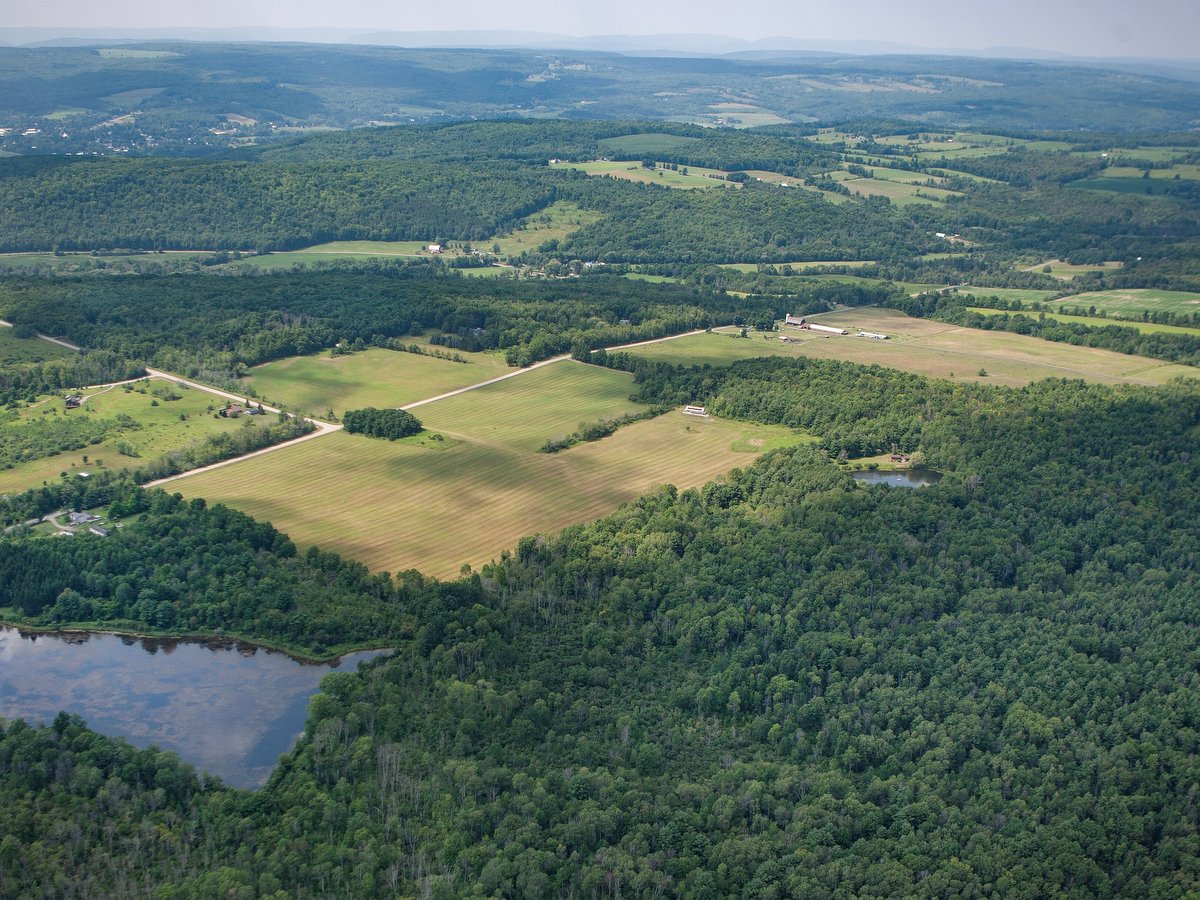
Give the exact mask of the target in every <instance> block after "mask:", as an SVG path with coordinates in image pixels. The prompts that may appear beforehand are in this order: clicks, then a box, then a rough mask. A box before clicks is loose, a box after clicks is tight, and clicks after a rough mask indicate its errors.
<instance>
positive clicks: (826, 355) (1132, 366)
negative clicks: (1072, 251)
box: [631, 307, 1197, 386]
mask: <svg viewBox="0 0 1200 900" xmlns="http://www.w3.org/2000/svg"><path fill="white" fill-rule="evenodd" d="M810 318H812V320H813V321H820V322H822V323H824V324H827V325H836V326H839V327H842V328H845V329H847V330H848V331H849V332H850V334H848V335H845V336H841V335H820V334H818V333H815V332H807V331H802V330H800V329H795V328H787V327H786V326H781V327H782V328H785V330H784V331H783V332H782V334H786V335H787V336H789V337H791V338H792V339H793V342H792V343H784V342H782V341H780V340H779V336H780V335H779V334H765V335H763V334H759V333H756V332H750V334H749V337H746V338H738V337H735V336H733V335H734V334H736V331H732V330H728V329H719V330H717V331H714V332H712V333H711V334H701V335H694V336H691V337H686V338H680V339H679V340H675V341H667V342H664V343H661V344H651V345H648V346H646V347H639V348H637V349H636V350H633V351H631V352H633V353H636V354H637V355H638V356H642V357H645V358H647V359H658V360H664V361H670V362H674V363H677V364H681V365H703V364H706V363H707V364H709V365H728V364H729V363H731V362H734V361H735V360H738V359H745V358H747V357H754V356H811V357H816V358H820V359H841V360H846V361H847V362H855V363H862V364H864V365H870V364H872V363H875V364H878V365H881V366H888V367H890V368H894V369H901V370H903V371H906V372H915V373H917V374H918V375H927V376H929V377H933V378H950V379H953V380H954V381H973V382H981V383H986V384H1003V385H1010V386H1021V385H1025V384H1029V383H1030V382H1033V381H1039V380H1041V379H1043V378H1081V379H1083V380H1085V381H1096V382H1103V383H1107V384H1114V383H1130V384H1146V385H1154V384H1163V383H1165V382H1167V381H1169V380H1170V379H1172V378H1175V377H1178V376H1181V375H1183V376H1189V377H1194V376H1195V375H1196V374H1197V370H1196V369H1194V368H1192V367H1191V366H1182V365H1174V364H1170V363H1165V362H1162V361H1161V360H1154V359H1146V358H1144V357H1140V356H1128V355H1126V354H1123V353H1113V352H1111V351H1108V350H1097V349H1093V348H1091V347H1075V346H1072V345H1070V344H1058V343H1054V342H1052V341H1044V340H1041V339H1040V338H1035V337H1028V336H1026V335H1020V334H1008V333H1006V332H994V331H982V330H979V329H973V328H961V327H959V326H957V325H948V324H945V323H942V322H935V321H932V320H929V319H913V318H910V317H908V316H906V315H904V314H903V313H900V312H896V311H895V310H889V309H879V308H876V307H865V308H859V309H848V310H839V311H838V312H834V313H825V314H823V315H821V316H812V317H810ZM857 329H863V330H866V331H876V332H882V333H884V334H887V335H890V339H889V340H886V341H875V340H870V339H867V338H858V337H855V336H854V332H855V331H856V330H857ZM981 370H983V371H985V372H986V373H987V374H986V375H980V374H979V372H980V371H981Z"/></svg>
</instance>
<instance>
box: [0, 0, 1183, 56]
mask: <svg viewBox="0 0 1200 900" xmlns="http://www.w3.org/2000/svg"><path fill="white" fill-rule="evenodd" d="M5 6H6V9H5V11H4V12H0V26H7V27H30V26H48V27H77V28H107V27H169V26H175V27H179V26H187V27H205V28H213V27H242V26H271V27H283V28H287V27H292V28H307V27H336V28H361V29H363V30H398V31H429V30H472V31H474V30H485V29H511V30H521V31H539V32H553V33H556V34H566V35H573V36H583V35H611V34H630V35H641V34H663V33H674V34H681V33H693V34H723V35H729V36H733V37H740V38H762V37H793V38H800V39H808V40H837V41H846V40H855V41H890V42H897V43H903V44H910V45H916V46H920V47H929V48H953V49H962V50H984V49H987V48H991V47H1027V48H1031V49H1039V50H1049V51H1058V52H1061V53H1066V54H1071V55H1077V56H1136V57H1151V58H1160V59H1162V58H1167V59H1197V58H1200V5H1198V4H1197V2H1196V0H1142V2H1134V0H1091V2H1084V0H953V2H952V0H917V2H901V0H853V2H834V0H820V2H815V0H793V2H787V0H776V2H770V0H742V2H737V3H728V2H717V0H696V2H690V3H682V2H676V0H667V2H660V3H648V2H645V0H604V2H595V0H587V2H581V0H568V2H559V3H547V2H537V0H507V2H498V0H451V2H429V0H421V2H416V0H399V2H397V0H340V2H337V3H330V2H329V0H188V2H181V0H106V2H103V3H97V2H95V0H55V2H52V3H35V2H33V0H16V2H15V3H6V4H5ZM14 6H15V9H14V8H13V7H14Z"/></svg>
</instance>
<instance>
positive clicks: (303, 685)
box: [0, 628, 386, 787]
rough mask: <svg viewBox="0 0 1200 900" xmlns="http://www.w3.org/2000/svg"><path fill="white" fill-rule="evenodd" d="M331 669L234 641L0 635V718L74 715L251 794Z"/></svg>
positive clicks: (300, 726) (349, 663)
mask: <svg viewBox="0 0 1200 900" xmlns="http://www.w3.org/2000/svg"><path fill="white" fill-rule="evenodd" d="M383 652H386V651H365V652H362V653H351V654H349V655H347V656H345V657H343V658H342V659H341V660H339V661H338V662H337V663H336V664H334V665H329V664H321V663H304V662H300V661H298V660H295V659H292V658H291V657H289V656H286V655H285V654H282V653H276V652H273V651H269V650H263V649H260V648H257V647H252V646H248V645H246V644H239V643H237V642H234V641H217V642H209V643H199V642H190V641H173V640H164V639H159V638H131V637H127V636H118V635H111V634H79V635H69V636H58V635H23V634H21V633H20V632H19V631H17V630H16V629H13V628H0V716H3V717H5V718H16V717H22V718H25V719H27V720H29V721H30V722H37V721H42V722H50V721H51V720H52V719H53V718H54V716H55V715H57V714H58V712H59V710H66V711H67V712H72V713H78V714H79V715H81V716H83V718H84V719H85V720H86V721H87V723H88V725H89V726H90V727H92V728H94V729H95V730H96V731H99V732H101V733H103V734H109V735H119V736H121V737H124V738H125V739H126V740H128V741H129V742H130V743H132V744H136V745H138V746H141V747H145V746H148V745H150V744H157V745H158V746H160V747H162V748H164V749H170V750H174V751H176V752H177V753H178V754H179V755H180V756H182V757H183V758H184V759H186V760H187V761H188V762H190V763H192V764H193V765H195V766H196V767H197V768H200V769H203V770H206V771H208V772H212V773H213V774H214V775H219V776H220V777H221V778H222V779H223V780H224V781H226V782H227V783H228V784H233V785H238V786H242V787H257V786H258V785H261V784H262V783H263V782H265V781H266V780H267V777H268V776H269V775H270V774H271V770H272V769H273V768H274V767H275V764H276V762H277V760H278V758H279V754H281V753H283V752H285V751H286V750H288V749H290V748H291V746H292V744H293V743H294V742H295V740H296V738H297V737H298V736H299V735H300V733H301V732H302V731H303V730H304V721H305V716H306V711H307V707H308V698H309V697H311V696H312V695H313V694H314V693H316V691H317V688H318V685H319V683H320V681H321V678H322V677H324V676H325V675H327V674H329V673H330V672H336V671H354V669H355V668H356V666H357V664H358V663H359V662H360V661H362V660H366V659H371V658H373V657H375V656H378V655H380V653H383Z"/></svg>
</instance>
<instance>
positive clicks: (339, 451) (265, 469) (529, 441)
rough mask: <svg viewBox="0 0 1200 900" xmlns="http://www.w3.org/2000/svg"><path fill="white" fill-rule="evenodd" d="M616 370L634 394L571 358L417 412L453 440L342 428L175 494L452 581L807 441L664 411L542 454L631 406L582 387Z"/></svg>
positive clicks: (299, 537) (370, 562)
mask: <svg viewBox="0 0 1200 900" xmlns="http://www.w3.org/2000/svg"><path fill="white" fill-rule="evenodd" d="M581 373H582V374H581ZM614 377H617V378H621V379H623V383H622V384H621V386H622V389H623V396H627V395H628V393H629V391H630V390H631V388H632V385H631V383H630V381H629V379H628V377H627V376H623V375H621V373H616V372H611V371H609V370H605V369H599V368H593V367H587V366H583V365H580V364H578V363H572V362H567V361H563V362H559V363H555V364H554V365H552V366H546V367H543V368H542V369H538V370H535V371H532V372H529V373H527V374H524V375H521V376H519V377H517V378H512V379H509V380H507V381H504V382H501V383H499V384H497V385H495V386H492V387H488V388H481V389H480V390H479V391H472V392H470V393H468V394H464V395H461V396H459V397H455V398H452V399H450V400H444V401H438V402H437V403H431V404H429V405H428V406H427V407H421V410H424V412H423V413H421V418H422V420H423V421H426V422H427V424H429V425H431V426H432V425H433V424H434V423H437V430H438V432H439V433H445V434H446V435H448V436H450V439H449V440H446V441H445V442H444V449H436V445H437V443H438V442H432V441H429V440H424V441H422V442H420V443H414V442H413V441H412V440H411V439H409V440H408V441H397V442H394V443H393V442H388V441H381V440H374V439H371V438H366V437H361V436H358V435H350V434H346V433H345V432H336V433H333V434H330V435H327V436H325V437H322V438H319V439H317V440H312V441H307V442H305V443H302V444H297V445H295V446H292V447H288V448H286V449H283V450H279V451H277V452H274V453H269V454H266V455H263V456H259V457H255V458H253V459H248V460H246V461H245V462H242V463H239V464H237V465H233V466H226V467H225V468H223V469H216V470H213V471H211V472H206V473H203V474H199V475H195V476H191V477H187V478H181V479H179V480H178V481H175V482H173V483H172V484H171V486H170V489H171V490H178V491H181V492H182V493H183V494H184V495H185V496H188V497H204V498H206V499H208V500H209V501H211V502H222V503H227V504H229V505H230V506H233V507H236V508H237V509H241V510H244V511H245V512H247V513H249V514H251V515H253V516H255V517H257V518H259V519H262V520H266V521H270V522H272V523H273V524H274V525H275V526H276V527H277V528H279V529H280V530H282V531H284V532H286V533H287V534H289V535H290V536H291V537H292V539H293V540H295V541H297V542H298V543H300V544H301V545H310V544H316V545H319V546H320V547H322V548H324V549H328V550H336V551H337V552H339V553H342V554H344V555H346V556H349V557H352V558H354V559H357V560H360V561H362V562H363V563H365V564H366V565H367V566H369V567H371V568H372V569H376V570H380V569H385V570H388V571H391V572H396V571H401V570H404V569H409V568H416V569H419V570H420V571H422V572H424V573H426V574H429V575H434V576H437V577H440V578H449V577H453V576H456V575H457V574H458V573H459V570H460V567H461V566H462V565H463V564H464V563H469V564H470V565H472V566H475V567H478V566H480V565H481V564H483V563H486V562H489V561H491V560H493V559H496V558H498V557H499V555H500V554H501V552H503V551H504V550H509V549H512V548H514V547H515V546H516V543H517V541H518V540H519V539H520V538H521V537H523V536H525V535H531V534H536V533H548V532H555V531H557V530H559V529H561V528H563V527H564V526H566V525H570V524H575V523H580V522H586V521H590V520H592V519H594V518H596V517H598V516H601V515H604V514H606V513H608V512H611V511H612V510H614V509H615V508H616V507H617V506H619V505H620V504H621V503H624V502H626V501H629V500H632V499H635V498H636V497H638V496H640V495H641V494H644V493H645V492H647V491H648V490H651V489H652V488H654V487H655V486H657V485H662V484H674V485H676V486H677V487H678V488H680V489H684V488H688V487H697V486H699V485H702V484H704V483H706V482H708V481H711V480H713V479H714V478H716V477H718V476H719V475H721V474H723V473H725V472H727V471H729V470H730V469H732V468H734V467H735V466H743V465H747V464H748V463H750V462H751V461H753V460H754V458H755V457H756V456H757V455H758V453H760V452H762V451H763V450H765V449H768V448H770V447H773V446H780V445H785V444H788V443H799V442H802V441H805V440H808V438H807V437H806V436H804V435H802V434H798V433H795V432H791V431H789V430H788V429H783V428H778V427H763V426H756V425H750V424H747V423H741V422H729V421H722V420H719V419H697V418H694V417H691V416H684V415H683V414H682V413H680V412H669V413H666V414H665V415H662V416H659V417H657V418H655V419H652V420H649V421H644V422H638V423H635V424H633V425H629V426H626V427H624V428H621V429H620V430H618V431H617V432H616V434H614V435H612V436H611V437H608V438H605V439H603V440H600V441H595V442H592V443H586V444H579V445H576V446H575V447H572V448H571V449H569V450H565V451H563V452H561V453H555V454H544V453H538V452H536V449H535V446H534V445H535V444H536V445H537V446H540V444H541V442H542V441H543V440H544V439H545V437H549V436H551V435H552V434H555V433H563V432H565V431H570V430H573V429H574V428H575V427H576V425H577V424H578V423H579V421H581V420H586V419H587V418H588V416H586V415H583V414H582V412H583V410H584V409H585V407H586V408H589V410H588V411H589V412H591V411H592V410H591V409H590V407H606V408H607V409H608V411H609V414H615V413H618V412H620V411H622V410H623V409H628V408H630V407H631V406H634V404H631V403H630V402H629V401H628V400H619V401H613V400H607V401H598V402H597V401H592V400H588V399H587V397H586V393H585V391H586V388H587V384H586V382H588V381H591V382H592V385H591V386H592V387H594V388H595V390H596V392H597V394H598V395H600V396H611V391H612V386H613V385H614V384H616V383H617V382H614V381H612V379H613V378H614ZM526 379H529V380H530V381H531V383H530V384H522V382H523V381H524V380H526ZM581 379H582V380H581ZM469 398H474V401H475V402H474V408H473V409H472V408H470V407H471V403H470V402H469ZM439 407H441V408H439ZM421 410H418V412H420V411H421ZM488 410H491V411H492V414H493V415H495V417H496V419H497V421H496V423H495V425H494V427H493V425H491V424H489V422H488V417H489V416H488ZM460 416H461V417H462V420H461V421H458V419H459V417H460ZM593 418H594V416H593ZM454 424H458V425H459V427H458V428H451V427H449V426H450V425H454Z"/></svg>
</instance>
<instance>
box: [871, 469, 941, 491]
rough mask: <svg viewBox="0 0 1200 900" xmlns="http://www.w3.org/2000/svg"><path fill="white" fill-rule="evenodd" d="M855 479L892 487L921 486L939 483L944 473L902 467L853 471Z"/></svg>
mask: <svg viewBox="0 0 1200 900" xmlns="http://www.w3.org/2000/svg"><path fill="white" fill-rule="evenodd" d="M851 476H852V477H853V478H854V480H855V481H861V482H863V483H864V484H887V485H891V486H892V487H903V488H919V487H925V486H926V485H928V484H937V483H938V482H939V481H941V480H942V473H941V472H935V471H933V470H932V469H901V470H899V471H896V472H879V471H867V472H852V473H851Z"/></svg>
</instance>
